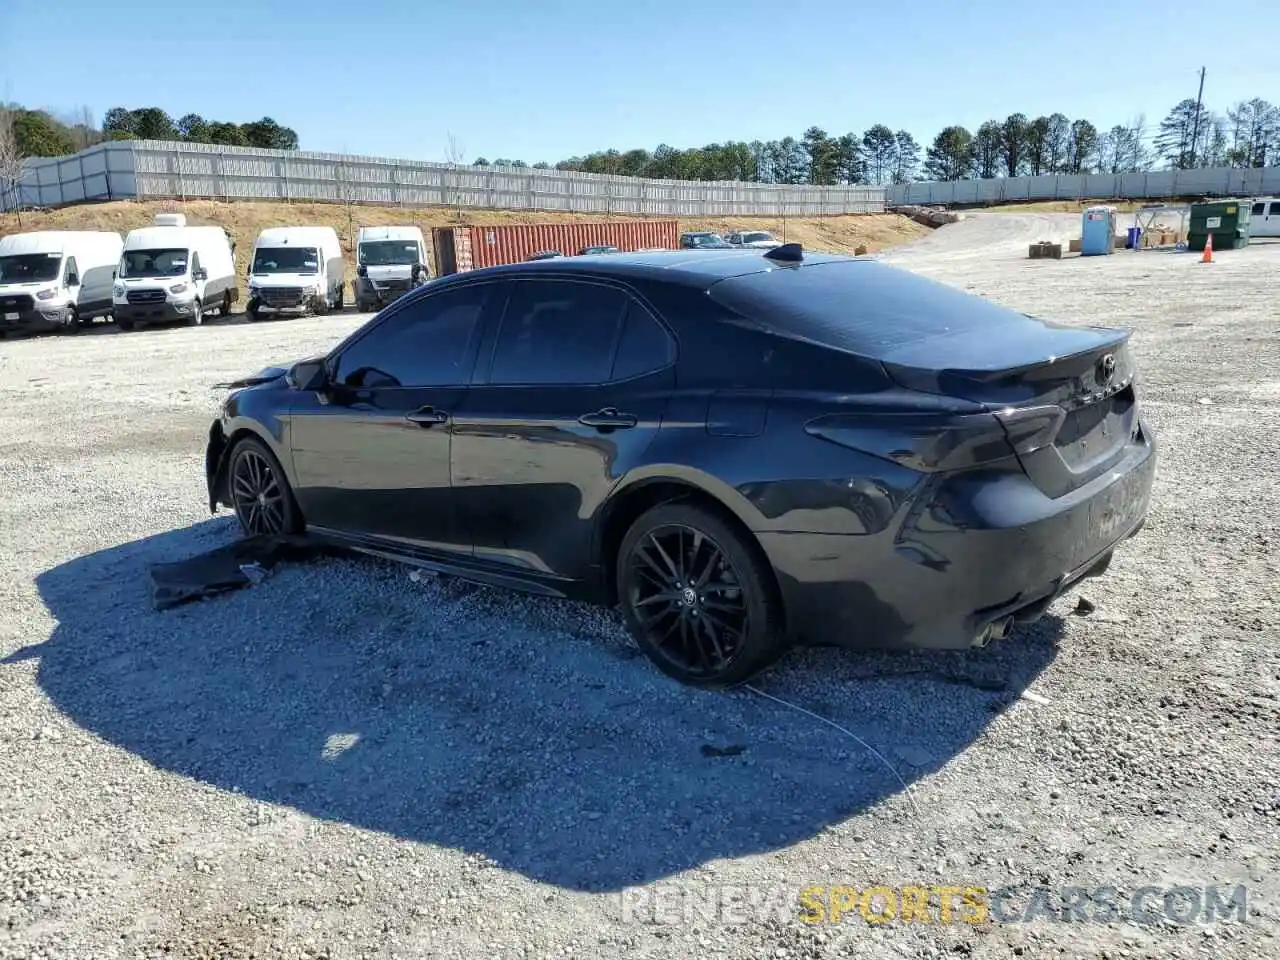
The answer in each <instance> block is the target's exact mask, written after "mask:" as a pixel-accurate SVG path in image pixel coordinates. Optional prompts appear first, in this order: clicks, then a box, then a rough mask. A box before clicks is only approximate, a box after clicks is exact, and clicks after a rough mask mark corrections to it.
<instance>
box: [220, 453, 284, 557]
mask: <svg viewBox="0 0 1280 960" xmlns="http://www.w3.org/2000/svg"><path fill="white" fill-rule="evenodd" d="M227 483H228V487H229V489H230V493H231V502H232V505H233V506H234V507H235V511H236V518H237V519H238V520H239V521H240V526H241V528H242V529H243V530H244V532H245V533H246V534H247V535H248V536H261V535H269V534H277V533H297V532H298V530H299V528H300V524H299V522H298V508H297V505H296V504H295V503H294V499H293V492H292V491H291V490H290V489H289V481H288V480H286V479H285V477H284V471H283V470H281V468H280V464H279V462H278V461H277V460H276V458H275V457H274V456H272V454H271V452H270V451H269V450H268V449H267V448H266V447H265V446H264V445H263V444H262V443H261V442H260V441H258V440H256V439H245V440H242V441H240V443H238V444H237V445H236V449H235V450H234V451H233V452H232V454H231V464H230V468H229V470H228V477H227Z"/></svg>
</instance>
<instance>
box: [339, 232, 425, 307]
mask: <svg viewBox="0 0 1280 960" xmlns="http://www.w3.org/2000/svg"><path fill="white" fill-rule="evenodd" d="M428 277H429V274H428V272H427V245H426V241H425V240H424V239H423V236H422V231H421V230H420V229H419V228H418V227H408V226H406V227H394V226H393V227H361V228H360V231H359V233H358V234H357V235H356V278H355V280H353V281H352V282H351V285H352V287H353V288H354V293H355V301H356V309H357V310H359V311H360V312H361V313H366V312H369V311H372V310H381V309H382V308H383V307H385V306H386V305H387V304H388V303H390V302H391V301H393V300H395V299H396V298H398V297H400V296H401V295H403V294H405V293H408V292H409V291H410V290H412V289H413V288H414V287H417V286H421V285H422V284H424V283H426V282H427V280H428Z"/></svg>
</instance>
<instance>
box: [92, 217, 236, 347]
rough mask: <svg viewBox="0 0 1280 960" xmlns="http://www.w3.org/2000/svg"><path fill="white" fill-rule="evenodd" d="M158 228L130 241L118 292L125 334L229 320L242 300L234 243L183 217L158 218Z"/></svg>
mask: <svg viewBox="0 0 1280 960" xmlns="http://www.w3.org/2000/svg"><path fill="white" fill-rule="evenodd" d="M156 223H157V226H154V227H143V228H142V229H140V230H131V231H129V235H128V236H127V237H125V238H124V252H123V253H122V254H121V256H120V269H119V271H118V272H117V276H116V282H115V288H114V289H113V290H112V298H113V301H114V306H113V307H112V313H113V314H115V318H116V323H117V324H119V326H120V329H122V330H132V329H133V328H134V327H136V326H139V325H141V324H148V323H164V322H168V321H172V320H185V321H186V322H187V323H189V324H192V325H198V324H199V323H201V322H202V321H203V319H204V317H205V314H207V313H210V312H213V311H217V312H218V313H220V314H222V316H224V317H225V316H226V315H227V314H228V313H230V312H231V305H232V304H233V303H235V302H236V301H237V300H239V299H240V290H239V288H238V287H237V286H236V264H235V257H234V253H233V250H234V247H233V245H232V243H231V237H230V236H229V235H228V234H227V232H226V231H225V230H223V229H222V227H189V226H187V225H186V219H185V218H184V217H183V216H182V215H181V214H172V213H170V214H165V213H159V214H156Z"/></svg>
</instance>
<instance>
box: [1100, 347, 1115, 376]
mask: <svg viewBox="0 0 1280 960" xmlns="http://www.w3.org/2000/svg"><path fill="white" fill-rule="evenodd" d="M1115 373H1116V358H1115V354H1111V353H1108V354H1107V355H1106V356H1105V357H1103V358H1102V359H1101V360H1100V361H1098V379H1099V380H1101V381H1102V382H1103V383H1106V382H1107V381H1108V380H1110V379H1111V378H1112V377H1113V376H1115Z"/></svg>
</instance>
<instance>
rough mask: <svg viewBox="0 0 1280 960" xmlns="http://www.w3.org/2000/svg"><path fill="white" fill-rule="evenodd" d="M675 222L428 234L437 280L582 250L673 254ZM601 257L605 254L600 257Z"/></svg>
mask: <svg viewBox="0 0 1280 960" xmlns="http://www.w3.org/2000/svg"><path fill="white" fill-rule="evenodd" d="M679 234H680V226H679V221H677V220H602V221H600V222H598V223H530V224H511V225H509V226H489V227H477V226H470V227H437V228H436V229H434V230H432V231H431V238H432V241H433V242H434V244H435V262H436V271H437V273H438V275H439V276H445V275H446V274H450V273H461V272H463V271H466V270H479V269H480V268H482V267H494V266H497V265H498V264H500V263H519V262H520V261H522V260H527V259H528V258H529V257H531V256H533V255H534V254H535V253H542V252H543V251H546V250H558V251H559V252H560V253H562V254H564V255H565V256H567V257H571V256H575V255H577V253H578V251H580V250H582V249H583V248H585V247H594V246H610V247H617V248H618V250H619V251H622V252H624V253H625V252H628V251H633V250H645V249H652V248H656V247H662V248H663V249H669V250H674V249H675V248H676V244H677V241H678V239H679ZM606 256H607V254H606Z"/></svg>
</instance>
